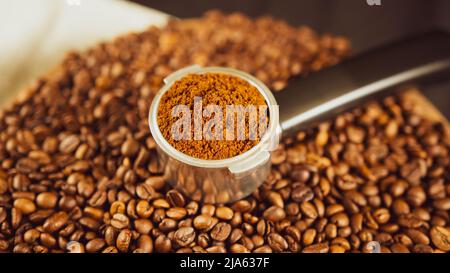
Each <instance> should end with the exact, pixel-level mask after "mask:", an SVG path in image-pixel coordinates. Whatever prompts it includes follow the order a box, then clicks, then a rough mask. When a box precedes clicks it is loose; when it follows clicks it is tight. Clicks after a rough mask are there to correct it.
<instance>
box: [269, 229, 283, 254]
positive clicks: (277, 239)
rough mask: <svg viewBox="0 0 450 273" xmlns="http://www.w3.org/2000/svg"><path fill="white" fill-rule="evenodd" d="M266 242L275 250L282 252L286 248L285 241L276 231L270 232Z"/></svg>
mask: <svg viewBox="0 0 450 273" xmlns="http://www.w3.org/2000/svg"><path fill="white" fill-rule="evenodd" d="M267 242H268V244H269V246H270V248H272V249H273V250H274V251H275V252H283V251H285V250H287V248H288V243H287V241H286V240H285V239H284V238H283V237H282V236H281V235H280V234H277V233H270V234H269V235H268V236H267Z"/></svg>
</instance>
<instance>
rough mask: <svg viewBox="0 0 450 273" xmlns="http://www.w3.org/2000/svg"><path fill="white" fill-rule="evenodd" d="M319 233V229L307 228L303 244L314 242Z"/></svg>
mask: <svg viewBox="0 0 450 273" xmlns="http://www.w3.org/2000/svg"><path fill="white" fill-rule="evenodd" d="M316 235H317V231H316V230H315V229H307V230H306V231H305V233H304V234H303V244H304V245H306V246H307V245H310V244H312V243H313V242H314V240H315V238H316Z"/></svg>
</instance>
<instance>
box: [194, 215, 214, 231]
mask: <svg viewBox="0 0 450 273" xmlns="http://www.w3.org/2000/svg"><path fill="white" fill-rule="evenodd" d="M213 222H214V221H213V218H212V217H211V216H210V215H208V214H200V215H199V216H197V217H195V218H194V227H195V228H196V229H198V230H206V229H209V228H211V226H212V225H213Z"/></svg>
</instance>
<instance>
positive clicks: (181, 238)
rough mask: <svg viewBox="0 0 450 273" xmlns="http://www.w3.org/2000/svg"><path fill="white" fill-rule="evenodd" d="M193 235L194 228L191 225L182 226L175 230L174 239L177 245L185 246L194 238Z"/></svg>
mask: <svg viewBox="0 0 450 273" xmlns="http://www.w3.org/2000/svg"><path fill="white" fill-rule="evenodd" d="M195 235H196V234H195V230H194V229H193V228H192V227H182V228H179V229H178V230H177V231H176V232H175V235H174V239H175V242H176V243H177V245H179V246H181V247H185V246H188V245H189V244H191V243H192V242H193V241H194V240H195Z"/></svg>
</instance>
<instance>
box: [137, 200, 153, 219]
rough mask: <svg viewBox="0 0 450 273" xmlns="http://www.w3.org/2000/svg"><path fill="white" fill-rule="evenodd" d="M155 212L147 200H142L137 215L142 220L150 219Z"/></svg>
mask: <svg viewBox="0 0 450 273" xmlns="http://www.w3.org/2000/svg"><path fill="white" fill-rule="evenodd" d="M153 210H154V209H153V207H152V206H151V205H150V204H149V203H148V202H147V201H146V200H141V201H139V202H138V203H137V205H136V213H137V215H138V216H139V217H140V218H149V217H150V216H151V215H152V213H153Z"/></svg>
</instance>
